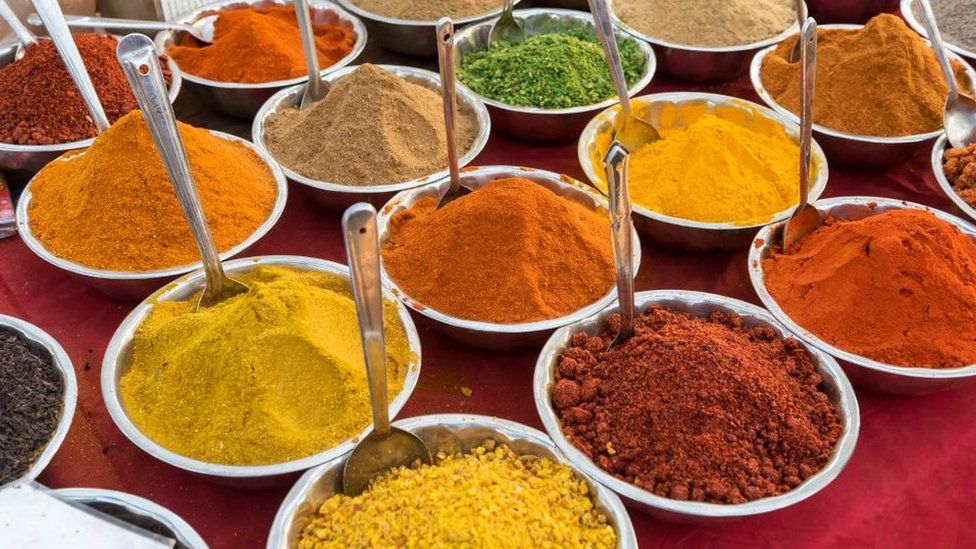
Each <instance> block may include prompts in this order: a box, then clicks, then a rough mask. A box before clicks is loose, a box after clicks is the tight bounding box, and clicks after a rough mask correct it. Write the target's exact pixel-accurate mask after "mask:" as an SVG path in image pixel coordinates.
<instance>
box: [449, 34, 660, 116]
mask: <svg viewBox="0 0 976 549" xmlns="http://www.w3.org/2000/svg"><path fill="white" fill-rule="evenodd" d="M619 45H620V59H621V62H622V63H623V68H624V76H625V78H626V79H627V84H628V85H632V84H634V83H635V82H637V80H639V79H640V75H641V71H643V70H644V54H643V53H641V51H640V48H639V47H638V46H637V42H636V41H635V40H633V39H629V38H628V39H626V40H620V44H619ZM457 76H458V79H459V80H460V81H461V82H463V83H464V84H465V85H467V86H468V87H469V88H471V89H472V90H474V91H475V92H477V93H479V94H481V95H483V96H485V97H488V98H491V99H494V100H496V101H501V102H502V103H506V104H508V105H515V106H520V107H537V108H542V109H566V108H570V107H579V106H584V105H592V104H594V103H599V102H601V101H603V100H605V99H608V98H610V97H612V96H614V94H616V93H617V92H616V88H614V87H613V81H612V80H611V79H610V71H609V70H608V69H607V63H606V61H605V60H604V58H603V50H602V49H601V48H600V43H599V41H598V40H597V38H596V35H595V34H593V33H592V31H586V30H583V29H573V30H569V31H566V32H555V33H549V34H537V35H534V36H530V37H529V38H527V39H526V40H524V41H522V42H519V43H517V44H508V43H504V42H502V43H500V44H497V45H493V46H492V47H491V49H484V50H479V51H474V52H471V53H468V54H466V55H465V56H464V57H462V58H461V65H460V67H458V73H457Z"/></svg>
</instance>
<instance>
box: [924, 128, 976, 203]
mask: <svg viewBox="0 0 976 549" xmlns="http://www.w3.org/2000/svg"><path fill="white" fill-rule="evenodd" d="M951 148H952V145H950V144H949V140H948V138H946V136H945V134H943V135H942V137H940V138H939V139H937V140H936V142H935V145H934V146H933V147H932V173H934V174H935V180H936V181H938V182H939V187H941V188H942V192H944V193H945V194H946V196H948V197H949V200H951V201H952V206H953V208H952V213H954V214H956V215H964V216H966V217H967V218H969V220H970V222H974V221H976V209H974V208H973V207H972V206H970V205H969V204H968V203H967V202H966V201H965V200H963V198H962V197H961V196H959V194H958V193H957V192H956V190H955V189H953V188H952V183H950V182H949V179H948V178H947V177H946V174H945V170H944V169H943V168H942V166H943V162H942V155H943V154H945V152H946V150H947V149H951Z"/></svg>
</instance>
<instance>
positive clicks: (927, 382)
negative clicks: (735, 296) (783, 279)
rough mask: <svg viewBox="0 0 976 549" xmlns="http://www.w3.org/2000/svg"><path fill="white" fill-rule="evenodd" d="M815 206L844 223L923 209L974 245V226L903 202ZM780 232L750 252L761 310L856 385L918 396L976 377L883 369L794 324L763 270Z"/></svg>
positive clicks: (767, 232)
mask: <svg viewBox="0 0 976 549" xmlns="http://www.w3.org/2000/svg"><path fill="white" fill-rule="evenodd" d="M814 206H815V207H816V208H817V209H818V210H820V212H821V213H822V215H828V216H831V217H834V218H837V219H840V220H855V219H863V218H865V217H871V216H874V215H878V214H882V213H884V212H887V211H890V210H902V209H906V208H914V209H919V210H925V211H928V212H931V213H932V214H934V215H935V216H936V217H938V218H939V219H941V220H942V221H945V222H946V223H950V224H952V225H954V226H955V227H957V228H958V229H959V230H960V231H962V232H963V233H965V234H966V235H967V236H969V237H970V238H973V239H974V240H976V227H973V226H972V225H970V224H968V223H966V222H965V221H963V220H961V219H959V218H957V217H954V216H952V215H949V214H947V213H945V212H942V211H940V210H936V209H934V208H929V207H928V206H923V205H921V204H915V203H913V202H907V201H904V200H895V199H891V198H873V197H853V196H845V197H840V198H827V199H824V200H820V201H818V202H816V203H815V204H814ZM782 227H783V224H782V223H780V224H777V225H770V226H768V227H766V228H764V229H763V230H761V231H759V234H758V235H757V236H756V240H755V243H754V245H753V246H752V247H751V248H750V249H749V279H750V280H751V281H752V287H753V289H755V290H756V294H758V295H759V299H760V300H761V301H762V303H763V305H765V306H766V308H767V309H769V311H770V312H771V313H772V314H773V316H775V317H776V319H777V320H779V321H780V322H782V323H783V324H784V325H785V326H786V327H787V328H788V329H789V330H790V331H791V332H793V333H795V334H796V335H797V336H799V337H800V338H801V339H803V340H804V341H806V342H808V343H810V344H811V345H813V346H814V347H816V348H818V349H820V350H822V351H824V352H826V353H830V354H831V355H833V356H834V357H836V358H837V359H838V361H839V362H840V365H841V366H842V367H843V368H844V371H846V372H847V375H848V376H849V377H850V378H851V380H852V381H853V382H854V384H855V385H857V386H858V387H863V388H865V389H868V390H871V391H876V392H879V393H893V394H903V395H917V394H926V393H932V392H935V391H941V390H944V389H948V388H950V387H953V386H955V385H957V384H959V383H961V382H963V381H966V380H967V379H969V378H972V377H976V364H973V365H969V366H965V367H962V368H912V367H906V366H892V365H890V364H884V363H882V362H878V361H875V360H871V359H869V358H867V357H863V356H860V355H856V354H853V353H849V352H847V351H845V350H843V349H840V348H838V347H834V346H833V345H831V344H830V343H827V342H826V341H824V340H823V339H821V338H820V337H818V336H817V335H815V334H814V333H813V332H810V331H809V330H806V329H805V328H804V327H803V326H800V325H799V324H797V323H796V322H795V321H793V319H792V318H790V316H789V315H788V314H787V313H786V311H784V310H783V309H782V308H781V307H780V306H779V303H777V302H776V299H775V298H773V296H772V295H771V294H770V293H769V290H767V289H766V281H765V273H764V271H763V268H762V262H763V260H764V259H766V258H768V257H769V256H770V254H771V253H772V246H773V244H774V243H776V242H779V240H780V235H781V234H782Z"/></svg>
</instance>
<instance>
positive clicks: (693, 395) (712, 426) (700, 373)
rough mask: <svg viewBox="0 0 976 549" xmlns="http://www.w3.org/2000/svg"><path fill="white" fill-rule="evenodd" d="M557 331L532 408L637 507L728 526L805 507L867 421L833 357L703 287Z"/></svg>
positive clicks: (654, 297) (594, 473) (543, 358)
mask: <svg viewBox="0 0 976 549" xmlns="http://www.w3.org/2000/svg"><path fill="white" fill-rule="evenodd" d="M635 305H636V312H635V314H636V318H635V323H634V333H633V335H631V337H630V338H629V339H627V340H625V341H624V342H622V343H619V344H617V345H616V346H614V347H610V342H611V341H612V340H613V339H614V336H616V334H617V328H618V327H619V322H620V317H619V315H618V314H617V308H616V307H612V308H608V309H606V310H604V311H601V312H600V313H599V314H598V315H595V316H593V317H590V318H588V319H586V320H584V321H582V322H579V323H577V324H574V325H571V326H567V327H565V328H562V329H560V330H559V331H557V332H556V333H555V334H554V335H553V336H552V338H551V339H550V340H549V342H548V343H547V344H546V346H545V348H544V349H543V350H542V354H541V355H540V357H539V361H538V363H537V365H536V370H535V377H534V380H533V386H534V392H535V402H536V407H537V408H538V410H539V415H540V416H541V418H542V423H543V425H545V429H546V431H547V432H548V433H549V436H551V437H552V438H553V440H554V441H555V443H556V446H557V447H558V448H559V449H560V450H561V451H562V452H563V453H564V454H565V455H566V456H567V457H568V458H569V460H570V462H571V463H572V464H574V465H576V466H577V467H579V468H580V469H581V470H582V471H583V472H584V473H586V474H587V475H590V476H591V477H593V478H594V479H596V481H597V482H599V483H601V484H603V485H604V486H607V487H609V488H610V489H611V490H613V491H614V492H616V493H617V494H618V495H620V496H621V498H622V499H623V500H624V502H625V503H627V504H628V505H629V506H631V507H632V508H634V509H639V510H642V511H644V512H646V513H648V514H650V515H651V516H653V517H655V518H658V519H661V520H666V521H675V522H685V523H692V524H700V525H710V524H716V523H721V522H725V521H729V520H733V519H737V518H743V517H747V516H755V515H759V514H764V513H768V512H772V511H776V510H779V509H783V508H786V507H789V506H791V505H794V504H796V503H799V502H800V501H803V500H804V499H807V498H809V497H811V496H813V495H814V494H816V493H817V492H819V491H820V490H822V489H823V488H824V487H826V486H827V485H828V484H830V482H831V481H833V480H834V479H835V478H836V477H837V475H839V474H840V472H841V470H843V468H844V467H845V465H846V464H847V462H848V460H849V459H850V457H851V454H852V453H853V452H854V447H855V444H856V441H857V436H858V430H859V426H860V419H859V412H858V405H857V399H856V398H855V395H854V390H853V389H852V387H851V384H850V382H849V381H848V380H847V378H846V377H845V375H844V372H843V371H842V370H841V368H840V367H839V366H838V365H837V362H836V361H835V360H834V359H833V358H831V357H830V356H829V355H828V354H827V353H824V352H822V351H819V350H817V349H816V348H814V347H813V346H810V345H807V344H805V343H803V342H801V341H799V340H797V339H794V338H793V336H792V335H791V334H790V333H789V332H788V331H787V330H786V329H785V328H784V327H783V326H782V325H781V324H780V323H778V322H777V321H776V320H775V319H774V318H773V317H772V316H771V315H770V314H769V313H768V312H767V311H765V310H763V309H761V308H759V307H756V306H755V305H751V304H748V303H745V302H742V301H738V300H735V299H731V298H727V297H724V296H718V295H714V294H706V293H701V292H690V291H678V290H662V291H653V292H640V293H638V294H637V295H636V301H635Z"/></svg>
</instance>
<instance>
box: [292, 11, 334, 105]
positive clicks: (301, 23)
mask: <svg viewBox="0 0 976 549" xmlns="http://www.w3.org/2000/svg"><path fill="white" fill-rule="evenodd" d="M295 15H296V16H297V17H298V30H299V31H300V32H301V35H302V50H303V51H304V52H305V66H306V68H308V83H307V84H306V85H305V91H304V92H302V102H301V104H300V105H299V107H298V110H305V109H306V108H308V107H309V106H310V105H311V104H312V103H315V102H316V101H318V100H320V99H322V98H323V97H325V96H326V95H327V94H328V93H329V84H328V82H326V81H325V80H323V79H322V73H320V72H319V54H318V50H317V49H316V48H315V35H314V34H313V33H312V14H311V13H310V12H309V9H308V0H295Z"/></svg>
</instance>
